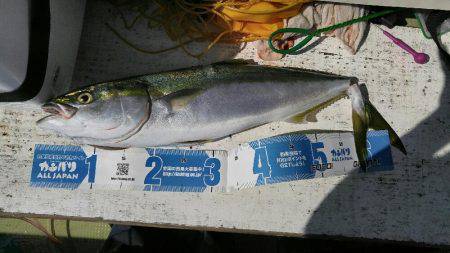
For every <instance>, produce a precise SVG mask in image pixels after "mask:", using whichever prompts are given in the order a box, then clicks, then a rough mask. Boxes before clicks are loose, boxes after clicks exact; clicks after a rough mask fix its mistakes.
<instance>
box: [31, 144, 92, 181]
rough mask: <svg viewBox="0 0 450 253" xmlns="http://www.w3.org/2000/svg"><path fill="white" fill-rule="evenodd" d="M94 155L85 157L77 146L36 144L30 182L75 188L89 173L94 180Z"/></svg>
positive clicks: (90, 179) (90, 178)
mask: <svg viewBox="0 0 450 253" xmlns="http://www.w3.org/2000/svg"><path fill="white" fill-rule="evenodd" d="M96 160H97V157H96V155H95V154H94V155H92V156H90V157H87V155H86V154H85V153H84V151H83V149H82V148H81V147H79V146H59V145H39V144H38V145H36V146H35V151H34V159H33V167H32V171H31V179H30V184H31V185H32V186H38V187H54V188H68V189H75V188H77V187H78V186H79V185H80V184H81V182H83V180H84V179H85V178H86V176H87V175H88V174H89V178H88V179H89V181H90V182H91V183H93V182H94V180H95V166H96Z"/></svg>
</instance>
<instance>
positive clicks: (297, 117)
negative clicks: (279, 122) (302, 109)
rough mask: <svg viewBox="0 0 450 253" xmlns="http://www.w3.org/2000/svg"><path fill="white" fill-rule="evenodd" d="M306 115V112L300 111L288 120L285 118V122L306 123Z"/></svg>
mask: <svg viewBox="0 0 450 253" xmlns="http://www.w3.org/2000/svg"><path fill="white" fill-rule="evenodd" d="M305 116H306V115H305V114H304V113H299V114H296V115H294V116H292V117H290V118H288V119H286V120H284V121H285V122H288V123H294V124H302V123H306V117H305Z"/></svg>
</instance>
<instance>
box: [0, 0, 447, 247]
mask: <svg viewBox="0 0 450 253" xmlns="http://www.w3.org/2000/svg"><path fill="white" fill-rule="evenodd" d="M101 3H102V2H96V1H90V2H89V3H88V7H87V11H88V13H87V14H86V16H87V17H88V18H87V20H86V25H85V27H84V32H83V33H84V34H83V37H82V41H81V45H82V46H81V49H80V53H79V58H78V64H77V69H76V75H75V77H74V80H75V81H74V83H76V84H82V83H85V84H87V83H91V82H93V81H101V80H110V79H114V78H122V77H126V76H128V75H137V74H143V73H150V72H156V71H161V70H164V69H176V68H180V67H184V66H189V65H197V64H203V63H208V62H212V61H218V60H222V59H226V58H229V57H231V56H234V57H236V58H247V59H256V57H255V50H254V48H253V47H252V46H247V47H246V48H245V49H244V50H243V51H241V52H239V53H238V52H237V51H238V50H237V49H236V48H233V47H230V46H228V47H221V48H219V47H216V48H215V49H214V50H212V52H211V54H210V55H209V56H208V57H206V58H205V59H203V60H202V61H197V60H195V59H193V58H190V57H187V56H186V55H185V54H184V53H183V52H182V51H181V50H179V51H173V52H168V53H165V54H161V55H144V54H141V53H137V52H136V51H134V50H132V49H130V48H128V47H126V46H124V45H123V43H121V42H120V41H118V40H117V38H116V37H114V36H113V35H112V34H111V32H110V31H109V30H107V29H106V28H105V26H104V22H105V21H107V22H111V23H112V24H113V25H115V26H119V24H120V23H119V20H115V21H110V18H109V15H110V14H108V8H105V7H104V6H102V5H101ZM94 13H95V15H93V14H94ZM144 26H145V24H139V25H138V26H137V27H136V28H135V30H134V31H130V32H126V35H127V36H128V37H129V38H130V40H133V41H139V43H138V44H139V45H141V46H142V47H147V48H148V47H150V45H151V44H153V45H154V47H158V46H160V47H163V46H167V44H168V43H167V42H163V40H162V39H163V38H164V36H163V35H162V34H161V33H158V32H154V33H149V32H148V30H146V29H144ZM392 33H393V34H395V35H398V36H399V37H400V38H402V39H403V40H404V41H405V42H408V43H409V44H410V45H411V46H412V47H413V48H416V49H417V50H420V51H425V52H427V53H428V54H429V55H430V56H431V60H430V62H429V63H428V64H425V65H418V64H415V63H413V61H412V58H411V57H410V56H409V55H407V54H406V53H404V52H403V51H402V50H401V49H400V48H398V47H397V46H395V45H393V44H392V43H390V42H389V41H388V40H387V39H386V38H385V37H384V36H383V35H382V34H381V33H380V31H379V30H377V29H372V30H371V31H370V33H369V36H368V38H367V41H366V42H365V44H364V45H363V46H362V48H361V50H360V51H359V52H358V53H357V54H356V55H350V54H349V53H347V52H346V51H345V50H344V49H343V47H342V46H340V44H339V42H338V41H336V40H335V39H326V40H325V41H323V42H322V44H320V45H319V46H317V47H315V48H313V49H311V50H309V51H307V52H305V53H303V54H301V55H297V56H288V57H286V58H285V59H283V60H282V61H278V62H274V63H272V64H276V65H282V66H293V67H300V68H307V69H314V70H321V71H328V72H332V73H335V74H345V75H353V76H357V77H359V78H360V80H361V82H364V83H366V84H367V87H368V90H369V93H370V96H371V99H372V101H373V103H374V104H375V106H376V107H377V108H378V109H379V111H380V112H381V114H383V115H384V116H385V117H386V118H387V120H388V121H389V122H390V123H391V124H392V126H393V128H394V129H396V130H397V131H398V133H399V134H400V136H402V139H403V141H404V143H405V145H406V148H407V150H408V152H409V155H408V156H407V157H404V156H403V155H401V154H399V152H397V151H394V160H395V163H396V169H395V170H394V171H392V172H385V173H373V174H351V175H347V176H340V177H332V178H324V179H315V180H303V181H298V182H291V183H283V184H276V185H271V186H264V187H259V188H254V189H247V190H243V191H240V192H234V193H204V194H203V193H202V194H200V193H153V192H124V191H100V190H98V191H88V190H75V191H69V190H50V189H36V188H30V187H29V186H28V182H29V177H30V170H31V161H32V154H33V147H34V144H36V143H48V144H71V143H72V142H71V141H70V140H67V139H63V138H60V137H57V136H54V135H52V134H49V133H44V132H43V131H41V130H39V129H37V128H36V126H35V124H34V122H35V120H37V119H38V118H39V117H41V116H42V113H41V112H40V111H39V109H38V108H31V107H30V106H28V107H25V106H21V105H16V106H15V107H6V106H3V107H0V147H1V148H0V175H1V176H0V212H2V213H6V214H19V215H38V216H41V215H56V216H68V217H73V219H94V220H107V221H114V222H123V223H133V224H141V225H148V226H182V227H194V228H202V229H214V230H233V231H253V232H261V233H271V234H292V235H296V236H299V235H303V234H327V235H341V236H352V237H364V238H380V239H391V240H407V241H409V240H411V241H417V242H426V243H434V244H450V204H449V201H450V183H449V182H450V168H449V167H450V166H449V165H450V154H449V145H448V143H449V142H450V118H449V116H450V115H449V114H450V113H449V112H450V81H449V79H450V76H449V73H448V71H444V70H443V69H442V66H441V63H440V60H439V57H438V53H437V49H436V47H435V46H434V44H433V42H432V41H430V40H426V39H424V38H423V37H422V36H421V33H420V31H419V30H416V29H411V28H396V29H394V30H393V31H392ZM150 38H151V39H153V40H150ZM446 39H447V42H448V41H449V40H448V36H447V37H446ZM225 49H226V50H225ZM318 119H319V122H317V123H309V124H306V125H295V124H288V123H273V124H270V125H266V126H262V127H259V128H257V129H254V130H251V131H248V132H245V133H241V134H238V135H235V136H233V137H232V138H228V139H225V140H222V141H219V142H216V143H211V144H208V145H205V146H206V147H209V148H230V147H233V146H234V145H236V144H237V143H240V142H244V141H248V140H251V139H255V138H260V137H264V136H270V135H275V134H279V133H284V132H290V131H293V130H301V129H311V128H315V129H345V130H350V129H351V121H350V103H349V100H348V99H347V100H341V101H339V102H337V103H335V104H333V105H331V106H330V107H329V108H326V109H325V110H323V111H322V112H321V113H320V114H319V115H318ZM438 151H439V152H438ZM436 152H438V155H435V154H436Z"/></svg>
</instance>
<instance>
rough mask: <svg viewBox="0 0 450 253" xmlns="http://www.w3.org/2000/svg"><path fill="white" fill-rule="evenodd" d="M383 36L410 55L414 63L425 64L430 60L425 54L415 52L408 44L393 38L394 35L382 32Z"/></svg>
mask: <svg viewBox="0 0 450 253" xmlns="http://www.w3.org/2000/svg"><path fill="white" fill-rule="evenodd" d="M383 34H384V35H386V36H387V37H388V38H389V39H391V40H392V41H393V42H394V43H395V44H396V45H398V46H399V47H401V48H403V49H404V50H405V51H407V52H408V53H410V54H411V55H412V56H413V57H414V61H415V62H416V63H419V64H425V63H427V62H428V61H429V60H430V57H429V56H428V55H427V54H425V53H419V52H416V51H415V50H414V49H412V48H411V47H410V46H409V45H408V44H406V43H405V42H403V40H401V39H398V38H396V37H394V35H392V34H390V33H389V32H387V31H385V30H383Z"/></svg>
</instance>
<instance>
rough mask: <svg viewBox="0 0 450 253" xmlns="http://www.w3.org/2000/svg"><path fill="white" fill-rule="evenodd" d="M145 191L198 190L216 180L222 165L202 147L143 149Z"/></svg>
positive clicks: (214, 182) (203, 188) (216, 182)
mask: <svg viewBox="0 0 450 253" xmlns="http://www.w3.org/2000/svg"><path fill="white" fill-rule="evenodd" d="M147 152H148V154H149V157H148V158H147V160H146V162H145V167H146V168H147V169H148V173H147V175H146V177H145V179H144V185H145V187H144V190H146V191H187V192H201V191H204V190H205V189H206V188H207V187H209V186H216V185H218V184H219V183H220V180H221V177H222V175H221V174H222V173H221V167H222V164H221V162H220V160H219V159H217V158H215V157H210V156H208V154H207V153H206V152H205V151H202V150H174V149H155V148H147Z"/></svg>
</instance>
